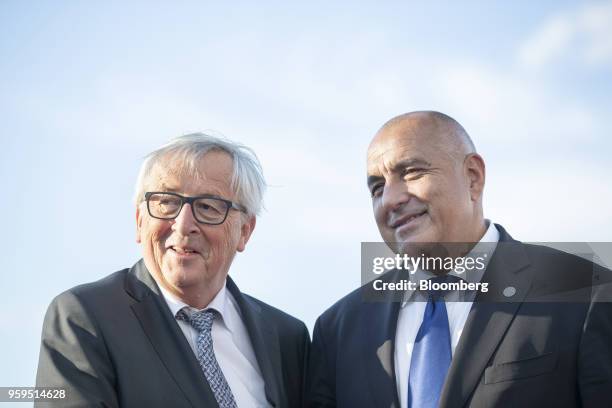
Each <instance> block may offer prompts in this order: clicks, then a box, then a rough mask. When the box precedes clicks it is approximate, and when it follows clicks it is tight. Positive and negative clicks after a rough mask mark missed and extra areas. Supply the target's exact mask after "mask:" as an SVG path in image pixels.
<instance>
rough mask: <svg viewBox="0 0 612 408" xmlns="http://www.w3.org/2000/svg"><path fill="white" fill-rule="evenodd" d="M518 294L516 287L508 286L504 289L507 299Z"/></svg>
mask: <svg viewBox="0 0 612 408" xmlns="http://www.w3.org/2000/svg"><path fill="white" fill-rule="evenodd" d="M515 294H516V288H515V287H514V286H508V287H506V288H505V289H504V296H505V297H512V296H514V295H515Z"/></svg>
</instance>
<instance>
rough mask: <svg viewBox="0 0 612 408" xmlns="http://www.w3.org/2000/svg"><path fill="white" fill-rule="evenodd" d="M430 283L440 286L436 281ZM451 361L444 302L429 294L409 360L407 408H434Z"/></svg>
mask: <svg viewBox="0 0 612 408" xmlns="http://www.w3.org/2000/svg"><path fill="white" fill-rule="evenodd" d="M432 281H434V282H440V280H438V279H436V278H434V279H432ZM451 358H452V354H451V338H450V330H449V328H448V315H447V314H446V304H445V303H444V298H443V297H440V296H439V294H434V293H429V295H428V299H427V305H426V306H425V313H424V315H423V322H422V323H421V327H420V328H419V331H418V333H417V336H416V340H415V343H414V348H413V349H412V358H411V360H410V375H409V377H408V407H409V408H435V407H437V406H438V401H439V400H440V393H441V392H442V387H443V386H444V380H445V379H446V373H447V371H448V368H449V367H450V363H451Z"/></svg>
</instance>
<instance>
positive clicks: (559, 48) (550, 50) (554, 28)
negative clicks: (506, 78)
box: [519, 16, 576, 68]
mask: <svg viewBox="0 0 612 408" xmlns="http://www.w3.org/2000/svg"><path fill="white" fill-rule="evenodd" d="M575 32H576V24H575V22H574V21H573V19H571V18H568V17H567V16H554V17H553V18H551V19H550V20H548V21H546V22H545V23H544V24H543V25H542V26H541V27H540V28H539V29H538V30H537V32H536V33H535V34H534V35H533V36H532V37H531V38H529V39H528V40H527V42H525V44H523V46H522V47H521V48H520V50H519V59H520V61H521V63H522V64H523V65H525V66H527V67H533V68H539V67H542V66H544V65H545V64H547V63H548V62H550V61H552V60H553V59H555V58H558V57H559V56H560V55H562V54H563V53H564V52H565V51H566V50H567V49H568V48H569V46H570V43H571V41H572V37H573V36H574V34H575Z"/></svg>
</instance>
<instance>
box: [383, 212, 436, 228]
mask: <svg viewBox="0 0 612 408" xmlns="http://www.w3.org/2000/svg"><path fill="white" fill-rule="evenodd" d="M425 214H427V210H423V211H422V212H420V213H417V214H414V215H411V216H409V217H402V218H400V219H399V220H397V221H395V222H393V223H392V224H391V228H393V229H398V228H401V227H404V226H408V225H410V224H412V223H413V222H414V221H416V220H418V219H420V218H421V217H422V216H423V215H425Z"/></svg>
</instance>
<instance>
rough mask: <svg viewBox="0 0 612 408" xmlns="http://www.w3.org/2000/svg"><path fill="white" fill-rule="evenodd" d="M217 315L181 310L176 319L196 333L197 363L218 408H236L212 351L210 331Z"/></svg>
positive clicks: (203, 311)
mask: <svg viewBox="0 0 612 408" xmlns="http://www.w3.org/2000/svg"><path fill="white" fill-rule="evenodd" d="M217 313H218V312H217V311H216V310H214V309H207V310H201V311H199V312H195V313H191V315H189V314H188V313H187V312H186V311H185V308H183V309H181V310H179V311H178V312H177V314H176V318H177V319H178V320H184V321H186V322H187V323H189V324H190V325H191V326H192V327H193V328H194V329H196V330H197V331H198V339H197V344H196V349H197V351H198V352H197V355H198V361H199V362H200V367H201V368H202V371H203V372H204V377H206V381H208V384H209V385H210V389H211V390H212V392H213V394H214V396H215V399H216V400H217V403H218V404H219V408H237V405H236V401H235V400H234V395H233V394H232V390H231V388H230V386H229V384H228V383H227V380H226V379H225V376H224V375H223V371H221V367H219V363H218V362H217V358H216V357H215V351H214V350H213V339H212V333H211V330H212V325H213V320H214V319H215V315H216V314H217Z"/></svg>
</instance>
